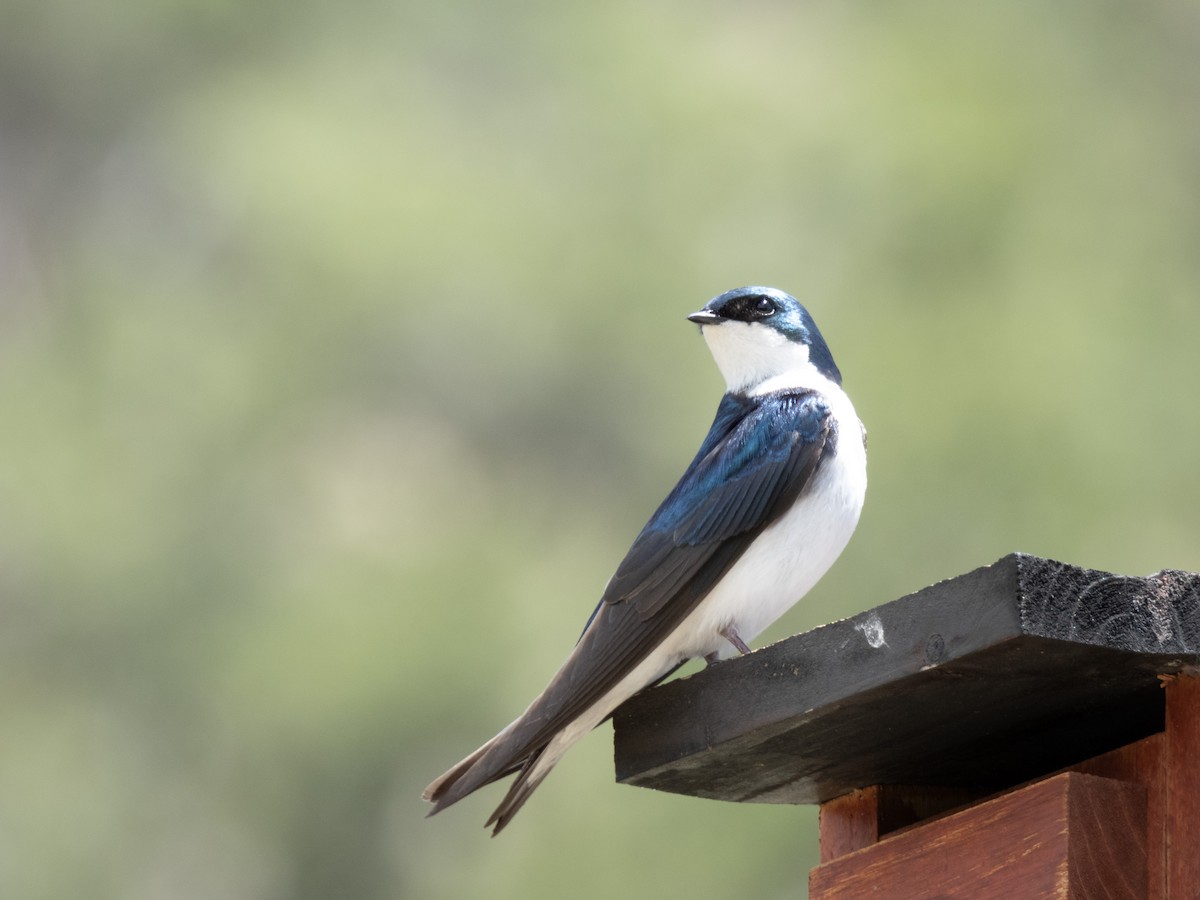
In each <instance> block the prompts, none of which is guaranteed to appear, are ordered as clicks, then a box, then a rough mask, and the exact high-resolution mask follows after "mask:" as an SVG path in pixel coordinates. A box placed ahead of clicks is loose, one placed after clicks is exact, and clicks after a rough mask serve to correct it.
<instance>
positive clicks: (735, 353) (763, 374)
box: [688, 287, 842, 393]
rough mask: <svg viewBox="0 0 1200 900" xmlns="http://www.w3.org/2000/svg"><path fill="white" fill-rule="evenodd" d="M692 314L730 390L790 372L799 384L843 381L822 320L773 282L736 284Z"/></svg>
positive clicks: (747, 387)
mask: <svg viewBox="0 0 1200 900" xmlns="http://www.w3.org/2000/svg"><path fill="white" fill-rule="evenodd" d="M688 319H690V320H691V321H693V322H695V323H696V324H698V325H699V326H700V331H701V333H703V335H704V339H705V341H706V342H707V343H708V349H709V350H710V351H711V352H712V355H713V359H715V360H716V362H717V368H718V369H720V370H721V374H722V375H723V376H724V378H725V383H726V384H727V385H728V387H729V391H730V393H748V392H750V391H753V390H754V389H755V388H756V387H758V386H759V385H761V384H763V383H764V382H766V381H771V380H774V379H780V378H783V377H785V376H787V377H788V379H789V380H790V381H793V382H794V385H796V386H800V385H803V386H812V387H817V386H818V385H817V384H815V383H812V382H814V381H819V380H820V379H828V380H829V381H832V382H833V383H834V384H838V385H840V384H841V383H842V375H841V372H839V371H838V367H837V365H836V364H835V363H834V361H833V355H832V354H831V353H830V352H829V346H828V345H827V344H826V343H825V339H824V338H823V337H821V332H820V331H818V330H817V323H816V322H814V321H813V318H812V316H810V315H809V314H808V310H807V309H805V308H804V307H803V306H802V305H801V303H800V301H799V300H797V299H796V298H795V297H793V296H792V295H791V294H785V293H784V292H783V291H780V290H777V289H775V288H770V287H741V288H735V289H734V290H732V291H726V292H725V293H724V294H721V295H720V296H719V297H713V298H712V299H711V300H709V301H708V303H706V304H704V308H703V309H701V310H699V311H697V312H694V313H692V314H691V315H690V316H688ZM807 375H813V376H816V377H813V378H807V377H806V376H807Z"/></svg>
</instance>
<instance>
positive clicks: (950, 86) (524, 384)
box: [0, 0, 1200, 900]
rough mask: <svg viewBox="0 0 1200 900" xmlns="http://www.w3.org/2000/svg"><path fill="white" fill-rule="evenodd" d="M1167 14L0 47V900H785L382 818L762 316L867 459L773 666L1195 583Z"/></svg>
mask: <svg viewBox="0 0 1200 900" xmlns="http://www.w3.org/2000/svg"><path fill="white" fill-rule="evenodd" d="M1197 60H1200V17H1198V16H1197V12H1196V9H1195V8H1194V7H1191V6H1189V5H1187V4H1157V5H1146V4H1133V3H1128V2H1117V0H1100V2H1088V3H1082V2H1066V3H1060V4H1053V5H1046V4H1034V3H1015V4H1014V3H991V4H965V5H961V6H953V5H946V4H933V3H923V2H914V0H902V2H893V3H875V2H869V3H849V4H847V3H836V4H835V3H817V4H812V3H808V4H790V3H771V2H753V3H748V4H732V3H729V4H723V3H713V2H708V3H700V4H697V3H683V2H665V3H658V4H642V3H629V2H617V3H605V4H553V3H540V4H539V3H534V4H515V3H506V2H473V3H471V2H455V0H451V2H449V3H437V4H418V3H381V2H366V3H356V4H328V3H320V4H319V3H315V2H311V0H309V2H304V0H301V2H300V3H294V4H286V5H285V4H282V3H270V2H268V3H260V4H235V3H213V2H211V0H204V2H195V0H177V2H172V3H159V2H153V3H152V2H147V0H127V2H124V3H119V4H116V5H113V4H92V5H88V4H85V3H79V2H74V3H72V2H67V3H65V4H64V3H54V4H46V3H34V2H29V0H17V2H15V3H10V4H9V5H8V7H7V8H6V14H5V27H4V28H3V29H2V30H0V423H2V429H3V440H2V441H0V622H2V623H3V627H2V628H0V719H2V721H3V735H4V737H3V740H0V895H3V896H5V897H62V898H68V897H82V896H88V897H102V896H109V897H122V898H134V900H137V898H160V897H170V898H173V900H188V898H197V900H199V898H210V897H223V898H328V897H355V898H393V897H414V898H415V897H420V898H425V897H430V898H458V897H488V898H505V897H520V898H536V897H565V896H571V897H579V898H582V897H605V898H608V897H622V898H626V900H634V898H640V897H656V898H658V897H676V896H680V897H681V896H740V897H769V896H779V897H783V896H796V895H797V893H798V892H799V891H801V890H802V885H803V882H804V880H805V873H806V871H807V868H808V867H809V866H810V865H812V864H813V863H814V861H815V858H814V855H815V827H814V822H815V817H814V815H813V812H812V811H811V810H807V809H792V808H785V807H754V806H727V805H721V804H715V803H706V802H702V801H699V800H692V799H689V798H682V797H673V796H667V795H658V794H652V793H650V792H645V791H638V790H634V789H631V788H623V787H617V786H615V785H613V783H612V769H611V762H610V749H609V748H610V743H609V738H608V736H607V734H606V733H604V730H602V732H601V733H598V734H596V735H593V736H592V737H591V738H590V739H589V740H587V741H585V742H584V743H583V744H582V745H581V746H580V747H579V748H578V749H577V750H575V751H573V752H572V753H571V754H570V755H569V756H568V758H567V760H566V761H565V762H564V763H563V764H562V766H561V767H560V769H559V770H558V771H557V772H556V773H555V774H554V776H553V777H551V778H550V779H549V780H548V781H547V783H546V785H545V786H544V787H543V788H542V790H540V791H539V792H538V794H537V795H536V796H535V797H534V799H533V801H532V802H531V803H530V804H529V806H528V807H527V809H526V810H525V811H524V812H523V813H522V815H521V816H520V817H519V818H518V819H517V821H516V822H515V823H514V825H513V826H512V827H511V828H510V829H509V830H508V831H507V832H506V833H505V834H504V835H503V836H502V837H501V838H500V839H498V840H496V841H491V840H489V839H488V838H487V837H486V834H485V832H484V831H483V830H482V828H481V827H480V826H481V824H482V821H483V819H484V817H485V816H486V814H487V812H488V811H490V808H491V805H492V804H494V803H495V802H496V801H497V800H498V798H499V795H500V791H499V790H498V789H493V790H491V791H485V792H484V794H485V796H483V797H480V798H476V799H472V800H469V801H467V802H464V803H463V804H461V806H460V807H457V808H455V809H453V810H452V811H450V812H448V813H446V814H444V815H442V816H439V817H438V818H437V819H434V820H432V821H428V822H426V821H423V820H422V818H421V817H422V815H423V813H424V809H423V806H422V804H421V803H420V802H419V800H418V795H419V793H420V790H421V788H422V787H423V786H424V784H425V783H426V782H427V781H428V780H429V779H430V778H432V777H433V776H434V775H436V774H438V773H439V772H440V771H441V770H442V769H443V768H445V767H446V766H448V765H449V764H450V763H452V762H454V761H455V760H456V759H457V758H458V757H459V756H461V755H463V754H465V753H466V752H467V751H469V750H471V749H473V748H474V746H475V745H476V744H477V743H479V742H481V741H482V740H483V739H485V738H487V737H489V736H490V735H491V734H492V733H493V732H494V731H495V730H496V729H498V728H499V727H500V726H502V725H503V724H504V723H505V722H507V721H508V720H509V719H510V718H511V717H513V716H514V715H516V714H517V713H518V712H519V711H520V710H521V708H522V707H523V705H524V704H525V703H526V702H527V701H528V700H529V699H530V698H532V696H533V695H534V694H535V693H536V692H537V691H538V690H540V688H541V687H542V685H543V684H544V682H545V681H546V679H547V678H548V677H549V675H550V674H551V672H552V671H553V669H554V668H555V667H556V665H557V664H558V663H559V661H561V659H562V657H563V656H564V655H565V653H566V652H567V650H568V648H569V647H570V645H571V643H572V641H573V640H574V638H575V636H576V635H577V633H578V629H579V627H580V626H581V624H582V622H583V620H584V618H585V617H586V616H587V614H588V612H589V611H590V608H591V606H592V604H593V603H594V600H595V598H596V596H597V594H598V592H599V591H600V590H601V588H602V587H603V585H604V582H605V580H606V579H607V577H608V574H609V572H610V571H611V569H612V567H613V566H614V565H615V563H616V562H617V561H618V560H619V558H620V556H621V554H622V552H623V551H624V549H625V547H626V546H627V543H628V541H629V540H630V539H631V538H632V536H633V535H634V534H635V533H636V531H637V529H638V528H639V527H640V525H641V523H642V521H643V520H644V518H645V516H646V515H647V514H648V513H649V512H650V511H651V510H652V509H653V508H654V506H655V505H656V504H657V502H658V500H659V499H660V497H661V496H662V494H663V493H664V492H665V491H666V490H667V489H668V488H669V487H670V485H671V483H672V480H673V478H674V477H675V476H676V475H677V474H678V472H679V471H680V470H681V469H682V467H683V465H684V464H685V463H686V461H687V459H688V458H689V457H690V454H691V453H692V451H693V450H694V448H695V446H696V445H697V444H698V442H699V440H700V438H701V436H702V434H703V432H704V429H705V428H706V427H707V424H708V419H709V416H710V415H711V413H712V410H713V409H714V408H715V404H716V401H717V398H718V396H719V394H720V390H721V383H720V380H719V378H718V376H717V373H716V371H715V368H714V367H713V365H712V363H711V360H710V359H709V357H708V354H707V352H706V350H705V348H704V346H703V343H702V342H701V341H700V340H699V338H698V337H697V336H696V334H695V329H694V328H693V327H691V326H689V325H688V324H687V323H686V322H685V321H684V319H683V316H684V315H685V314H686V313H687V312H690V311H691V310H693V309H695V308H696V307H698V306H699V305H700V304H702V303H703V302H704V301H705V300H706V299H707V298H708V297H710V296H712V295H714V294H716V293H718V292H720V291H722V290H725V289H727V288H729V287H733V286H736V285H738V284H743V283H755V282H757V283H767V284H774V285H778V286H780V287H783V288H785V289H788V290H790V291H792V292H793V293H796V294H797V295H799V296H800V297H801V298H802V299H804V300H805V301H806V302H807V303H808V305H809V307H810V309H811V310H812V311H813V313H814V315H815V316H816V319H817V321H818V322H819V323H820V324H821V326H822V328H823V330H824V331H825V334H826V337H827V338H828V340H829V342H830V344H831V345H832V347H833V349H834V352H835V355H836V356H837V359H838V362H839V364H840V365H841V367H842V370H843V372H844V373H845V376H846V386H847V388H848V389H849V390H850V392H851V394H852V396H853V397H854V398H855V400H856V402H857V404H858V408H859V411H860V413H861V414H862V417H863V418H864V420H865V421H866V422H867V424H868V427H869V428H870V431H871V443H870V452H871V479H872V484H871V489H870V492H869V494H868V501H867V508H866V511H865V513H864V517H863V521H862V524H861V526H860V529H859V533H858V535H857V537H856V538H855V540H854V542H853V543H852V544H851V547H850V549H849V550H848V551H847V553H846V554H845V556H844V557H843V559H842V561H841V562H840V563H839V564H838V565H837V566H836V567H835V569H834V570H833V572H832V573H831V574H830V575H829V577H828V578H827V579H826V580H825V581H824V582H823V583H822V584H821V585H820V586H819V587H818V588H817V590H816V591H815V592H814V593H813V595H812V596H811V597H810V598H809V599H808V600H806V601H805V603H804V604H802V605H801V606H800V607H799V608H797V610H796V611H794V612H793V613H792V614H790V615H789V616H787V617H785V619H784V620H782V621H781V622H780V623H779V624H777V625H776V626H775V627H774V629H772V631H771V632H769V634H768V635H767V636H766V638H767V639H770V638H778V637H782V636H784V635H786V634H788V633H791V632H793V631H797V630H801V629H802V628H805V627H810V626H812V625H815V624H817V623H819V622H822V621H825V620H828V619H830V618H833V617H838V616H843V615H846V614H849V613H851V612H853V611H856V610H859V609H863V608H866V607H869V606H873V605H875V604H877V603H880V602H883V601H886V600H889V599H892V598H893V597H896V596H899V595H901V594H903V593H905V592H907V591H909V590H912V589H915V588H918V587H920V586H922V585H924V584H926V583H928V582H930V581H932V580H936V579H939V578H942V577H946V576H950V575H953V574H956V573H958V572H961V571H964V570H967V569H969V568H972V567H974V566H976V565H980V564H984V563H988V562H991V561H992V560H994V559H995V558H997V557H999V556H1001V555H1003V554H1005V553H1007V552H1009V551H1011V550H1014V549H1020V550H1026V551H1030V552H1035V553H1040V554H1044V555H1050V556H1055V557H1059V558H1063V559H1067V560H1070V561H1073V562H1078V563H1082V564H1086V565H1091V566H1096V567H1101V568H1109V569H1113V570H1116V571H1120V572H1132V573H1145V572H1148V571H1151V570H1155V569H1158V568H1161V567H1168V566H1170V567H1182V568H1200V520H1198V516H1197V510H1198V509H1200V480H1198V479H1197V478H1196V477H1195V475H1194V469H1195V460H1196V459H1197V458H1200V413H1198V412H1197V408H1196V403H1195V400H1194V392H1195V390H1196V387H1197V385H1198V384H1200V353H1198V352H1197V346H1198V345H1197V337H1198V335H1200V252H1198V244H1200V167H1198V166H1197V160H1198V159H1200V119H1198V113H1197V106H1196V98H1197V97H1198V96H1200V70H1198V69H1197Z"/></svg>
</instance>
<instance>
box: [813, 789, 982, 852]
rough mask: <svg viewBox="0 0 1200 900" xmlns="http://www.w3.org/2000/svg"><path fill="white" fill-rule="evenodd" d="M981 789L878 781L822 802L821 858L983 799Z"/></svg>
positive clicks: (858, 848)
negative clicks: (980, 797) (881, 782)
mask: <svg viewBox="0 0 1200 900" xmlns="http://www.w3.org/2000/svg"><path fill="white" fill-rule="evenodd" d="M979 796H980V794H979V792H977V791H972V790H968V789H963V788H956V787H952V788H947V787H941V786H937V785H900V784H876V785H872V786H871V787H868V788H863V789H862V790H859V791H851V792H850V793H849V794H843V795H842V796H841V797H837V798H835V799H833V800H828V801H826V802H825V803H822V804H821V819H820V822H821V829H820V830H821V862H829V861H831V860H834V859H837V858H838V857H839V856H844V855H846V854H847V853H852V852H854V851H855V850H861V849H862V848H863V847H868V846H870V845H871V844H874V843H875V842H876V841H878V840H879V839H880V838H881V837H883V836H884V835H887V834H890V833H892V832H894V831H898V830H900V829H902V828H907V827H909V826H910V825H913V824H915V823H918V822H921V821H924V820H927V819H930V818H932V817H934V816H937V815H941V814H944V813H946V812H947V811H948V810H953V809H955V808H958V807H963V806H966V805H967V804H968V803H970V802H972V801H974V800H977V799H979Z"/></svg>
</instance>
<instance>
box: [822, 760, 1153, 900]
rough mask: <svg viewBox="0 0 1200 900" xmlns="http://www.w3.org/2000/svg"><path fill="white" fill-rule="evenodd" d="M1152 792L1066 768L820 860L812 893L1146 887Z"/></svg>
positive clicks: (1064, 893) (1075, 899)
mask: <svg viewBox="0 0 1200 900" xmlns="http://www.w3.org/2000/svg"><path fill="white" fill-rule="evenodd" d="M1145 810H1146V803H1145V791H1144V790H1143V788H1142V787H1141V786H1140V785H1136V784H1128V783H1124V782H1119V781H1113V780H1111V779H1106V778H1099V777H1096V776H1090V775H1083V774H1080V773H1077V772H1068V773H1064V774H1062V775H1057V776H1054V777H1052V778H1048V779H1045V780H1043V781H1040V782H1037V783H1036V784H1033V785H1029V786H1028V787H1025V788H1022V789H1020V790H1017V791H1013V792H1010V793H1007V794H1004V795H1002V796H1000V797H997V798H996V799H994V800H990V801H988V802H985V803H981V804H979V805H977V806H973V807H970V808H968V809H966V810H963V811H961V812H958V813H954V814H952V815H949V816H946V817H944V818H940V819H937V820H935V821H932V822H929V823H927V824H924V825H921V826H919V827H915V828H911V829H907V830H904V831H902V832H899V833H897V834H894V835H892V836H890V837H885V838H883V839H882V840H880V841H879V842H878V843H876V844H874V845H872V846H869V847H866V848H864V849H862V850H858V851H856V852H852V853H849V854H847V855H845V856H841V857H839V858H837V859H834V860H832V861H830V862H827V863H824V864H822V865H820V866H817V867H816V868H815V869H813V870H812V872H811V874H810V876H809V896H810V897H812V898H814V900H835V898H836V900H851V898H860V897H905V898H912V900H922V898H930V900H932V898H939V900H950V898H971V900H990V898H996V900H1010V898H1013V897H1022V898H1024V897H1039V898H1042V897H1054V898H1071V900H1100V898H1104V900H1135V898H1136V900H1141V898H1144V897H1145V896H1146V841H1145V831H1146V827H1145Z"/></svg>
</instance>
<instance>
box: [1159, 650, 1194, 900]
mask: <svg viewBox="0 0 1200 900" xmlns="http://www.w3.org/2000/svg"><path fill="white" fill-rule="evenodd" d="M1165 691H1166V695H1167V735H1166V736H1167V748H1166V785H1167V789H1166V794H1167V809H1166V831H1167V897H1168V898H1169V900H1197V898H1200V675H1197V674H1195V673H1188V674H1185V675H1181V676H1180V677H1178V678H1175V679H1172V680H1169V681H1168V683H1167V684H1166V686H1165Z"/></svg>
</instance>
